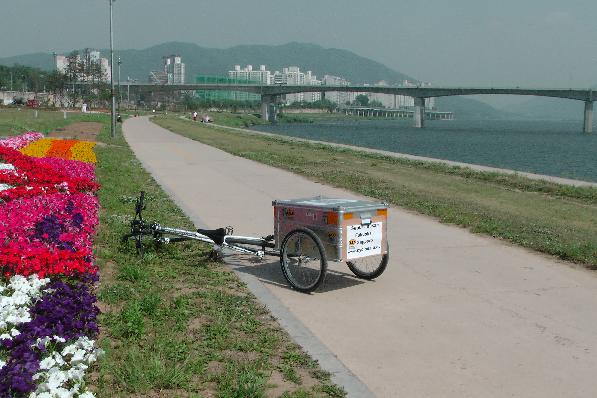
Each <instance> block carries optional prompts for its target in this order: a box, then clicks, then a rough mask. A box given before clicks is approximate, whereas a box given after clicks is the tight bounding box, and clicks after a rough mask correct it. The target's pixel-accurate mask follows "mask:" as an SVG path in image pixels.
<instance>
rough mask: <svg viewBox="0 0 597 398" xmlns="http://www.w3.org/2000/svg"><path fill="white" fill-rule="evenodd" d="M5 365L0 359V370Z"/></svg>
mask: <svg viewBox="0 0 597 398" xmlns="http://www.w3.org/2000/svg"><path fill="white" fill-rule="evenodd" d="M4 365H6V362H4V361H3V360H1V359H0V369H2V368H3V367H4Z"/></svg>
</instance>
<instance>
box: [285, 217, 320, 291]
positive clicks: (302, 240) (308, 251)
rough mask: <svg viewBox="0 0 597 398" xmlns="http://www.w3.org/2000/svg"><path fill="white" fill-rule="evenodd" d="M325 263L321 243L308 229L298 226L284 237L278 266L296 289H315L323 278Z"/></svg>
mask: <svg viewBox="0 0 597 398" xmlns="http://www.w3.org/2000/svg"><path fill="white" fill-rule="evenodd" d="M327 265H328V263H327V258H326V256H325V250H324V248H323V244H322V243H321V240H320V239H319V237H318V236H317V235H315V233H314V232H313V231H311V230H310V229H307V228H298V229H295V230H293V231H290V232H289V233H288V234H287V235H286V236H285V237H284V240H283V241H282V246H281V250H280V266H281V267H282V273H284V277H285V278H286V280H287V281H288V283H290V285H291V286H292V287H293V288H295V289H296V290H298V291H300V292H303V293H309V292H312V291H314V290H315V289H317V288H318V287H319V285H321V283H322V282H323V280H324V278H325V272H326V270H327Z"/></svg>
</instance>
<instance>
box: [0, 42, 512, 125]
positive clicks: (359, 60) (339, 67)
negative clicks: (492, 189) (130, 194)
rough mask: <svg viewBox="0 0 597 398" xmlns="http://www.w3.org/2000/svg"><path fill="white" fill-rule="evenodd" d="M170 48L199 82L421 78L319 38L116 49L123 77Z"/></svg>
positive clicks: (464, 108)
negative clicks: (255, 74)
mask: <svg viewBox="0 0 597 398" xmlns="http://www.w3.org/2000/svg"><path fill="white" fill-rule="evenodd" d="M100 52H101V53H102V56H103V57H106V58H108V57H109V51H107V50H105V49H104V50H100ZM170 54H178V55H180V56H181V57H182V59H183V62H184V63H185V67H186V78H187V81H188V82H193V81H194V80H195V76H197V75H199V74H202V75H226V74H227V71H229V70H231V69H232V68H233V67H234V65H236V64H240V65H242V66H244V65H247V64H250V65H253V67H255V68H258V67H259V65H262V64H263V65H266V66H267V68H268V69H269V70H271V71H275V70H281V69H282V68H283V67H286V66H290V65H297V66H300V67H301V69H302V70H304V71H307V70H311V71H313V73H315V74H316V75H317V76H318V77H320V78H321V77H323V76H324V75H326V74H328V75H335V76H342V77H344V78H345V79H347V80H349V81H350V82H352V83H353V84H362V83H369V84H372V83H376V82H378V81H380V80H385V81H386V82H387V83H388V84H390V85H394V84H398V83H401V82H402V81H403V80H410V81H415V82H416V81H417V80H416V79H414V78H412V77H410V76H408V75H405V74H404V73H401V72H398V71H395V70H392V69H390V68H388V67H387V66H385V65H383V64H381V63H379V62H376V61H373V60H371V59H368V58H365V57H361V56H359V55H357V54H355V53H353V52H350V51H348V50H341V49H336V48H323V47H321V46H319V45H315V44H305V43H288V44H283V45H278V46H266V45H242V46H235V47H230V48H225V49H218V48H206V47H201V46H198V45H196V44H191V43H180V42H170V43H163V44H159V45H156V46H153V47H149V48H145V49H143V50H118V51H116V52H115V57H116V56H120V57H121V59H122V65H121V80H122V81H126V79H127V77H131V78H134V79H138V80H139V81H142V82H144V81H147V77H148V74H149V71H151V70H159V69H161V68H162V64H161V63H162V57H163V56H165V55H170ZM13 64H21V65H27V66H35V67H38V68H41V69H46V70H50V69H52V68H53V58H52V54H46V53H36V54H26V55H19V56H14V57H8V58H0V65H13ZM115 74H116V72H115ZM438 103H439V108H440V109H442V110H450V111H454V112H456V113H457V117H459V118H497V117H503V114H501V113H500V112H499V111H497V110H496V109H494V108H492V107H491V106H489V105H487V104H485V103H482V102H480V101H477V100H473V99H469V98H460V97H451V98H441V99H439V101H438ZM500 115H501V116H500Z"/></svg>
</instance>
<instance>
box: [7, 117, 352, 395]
mask: <svg viewBox="0 0 597 398" xmlns="http://www.w3.org/2000/svg"><path fill="white" fill-rule="evenodd" d="M61 115H62V114H61V113H60V114H58V115H57V114H55V113H50V112H41V111H40V113H39V118H38V119H31V118H29V117H28V115H27V114H25V113H21V114H17V115H13V114H11V113H5V112H0V126H7V125H9V126H25V129H36V130H46V131H48V130H52V129H54V128H56V127H58V126H60V125H62V124H61V123H62V122H61V120H60V117H61ZM73 119H74V118H72V119H70V121H74V120H73ZM79 120H94V121H100V122H102V123H103V124H104V129H103V130H102V132H101V134H100V136H99V137H98V140H99V141H100V142H101V144H100V145H98V146H96V148H95V151H96V154H97V157H98V164H97V176H98V179H99V181H100V183H101V184H102V188H101V190H100V191H99V193H98V195H99V200H100V203H101V210H100V226H99V229H98V233H97V236H96V238H95V253H96V257H97V262H98V265H99V267H100V282H99V285H98V287H97V295H98V298H99V300H100V302H99V305H100V307H101V310H102V314H101V315H100V331H101V332H100V336H99V339H98V344H99V345H100V346H101V347H102V348H103V349H104V350H105V352H106V355H105V356H103V357H102V358H101V359H100V361H99V363H98V365H97V366H96V369H95V371H94V372H92V375H91V377H90V380H88V383H87V384H88V385H90V386H91V387H90V388H91V389H92V390H93V391H95V392H96V394H97V396H99V397H125V396H126V397H128V396H156V397H157V396H160V397H176V396H181V397H221V398H228V397H243V398H244V397H266V396H268V397H269V396H271V391H273V390H272V389H273V388H274V387H275V386H274V382H273V381H272V380H278V384H281V385H279V386H278V388H279V389H280V388H281V391H285V393H284V394H286V396H297V397H298V396H300V397H336V396H344V395H345V393H344V392H343V391H342V390H341V389H339V388H338V387H337V386H335V385H333V384H332V383H331V382H330V375H329V374H327V373H326V372H323V371H322V370H321V368H320V367H319V366H318V365H317V363H316V362H314V361H313V360H312V359H311V358H309V357H308V356H307V355H306V354H304V353H303V352H302V351H301V350H300V348H298V347H297V346H296V345H295V344H294V343H293V342H292V339H291V338H290V337H289V336H288V334H287V333H286V332H285V331H283V330H282V329H281V328H280V327H279V325H278V324H277V322H275V320H274V319H273V318H272V316H271V315H270V313H269V312H268V311H267V309H266V308H265V307H264V306H263V305H261V304H260V303H259V302H258V301H257V300H256V299H255V297H254V296H253V295H252V294H251V293H250V292H249V291H248V289H247V288H246V286H245V285H244V284H243V283H242V282H240V280H239V279H238V278H237V277H236V276H235V275H234V274H233V273H232V272H230V271H229V270H228V269H227V268H226V267H224V266H223V265H222V264H220V263H214V262H211V261H209V260H208V253H209V248H208V247H206V246H203V245H200V244H197V243H192V242H190V243H181V244H177V245H168V246H163V247H161V248H156V247H153V246H151V245H149V246H148V247H147V252H146V254H145V256H143V257H142V258H141V257H139V256H137V254H136V252H135V250H134V248H133V245H130V246H129V245H123V244H122V243H121V241H120V238H121V236H122V235H123V234H124V233H126V232H127V230H128V228H129V226H128V223H129V221H130V219H131V218H132V215H133V206H134V201H135V197H136V196H137V195H138V193H139V191H140V190H142V189H143V190H145V191H146V192H147V196H146V197H147V200H148V201H147V210H146V212H147V213H146V215H147V216H151V218H152V219H154V220H156V221H159V222H162V223H164V224H166V225H173V226H179V227H187V228H192V223H191V222H190V220H189V219H188V218H187V217H186V216H185V215H184V214H183V212H182V211H181V210H180V209H179V208H178V207H177V206H176V205H175V204H174V203H173V202H172V201H171V200H170V199H169V197H168V196H167V194H166V193H165V192H164V191H162V190H161V188H160V187H159V186H158V185H157V184H156V182H155V181H154V180H153V179H152V178H151V176H150V175H149V174H147V173H146V172H145V171H144V169H143V168H142V167H141V164H140V163H139V161H138V160H137V159H136V158H135V156H134V154H133V153H132V151H131V150H130V148H129V147H128V145H127V144H126V142H125V141H124V139H123V138H122V135H121V133H120V131H118V134H117V137H116V139H113V140H111V139H110V138H109V127H107V126H108V125H109V118H108V117H107V116H106V115H95V116H90V115H81V118H80V119H77V121H79ZM14 128H16V127H14ZM19 128H21V127H19ZM3 132H4V131H3ZM14 132H15V133H16V132H17V131H14ZM289 352H290V353H292V354H291V355H290V357H288V358H291V359H287V355H289V354H286V353H289ZM295 357H296V358H295ZM287 367H290V368H289V369H287ZM296 375H299V377H297V376H296ZM279 380H282V382H281V383H280V382H279ZM277 391H278V390H277ZM338 394H339V395H338Z"/></svg>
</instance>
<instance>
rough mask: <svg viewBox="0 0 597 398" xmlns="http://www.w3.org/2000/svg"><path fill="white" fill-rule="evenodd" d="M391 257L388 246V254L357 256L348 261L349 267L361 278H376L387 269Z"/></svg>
mask: <svg viewBox="0 0 597 398" xmlns="http://www.w3.org/2000/svg"><path fill="white" fill-rule="evenodd" d="M389 258H390V247H389V246H388V247H387V252H386V254H378V255H375V256H368V257H362V258H355V259H353V260H350V261H347V262H346V264H347V265H348V268H350V270H351V271H352V273H353V274H355V275H356V276H357V277H359V278H361V279H368V280H371V279H375V278H377V277H378V276H380V275H381V274H383V272H384V271H385V270H386V267H387V266H388V260H389Z"/></svg>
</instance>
